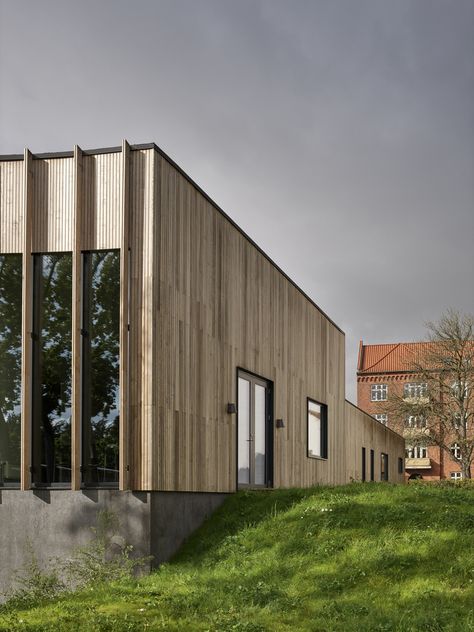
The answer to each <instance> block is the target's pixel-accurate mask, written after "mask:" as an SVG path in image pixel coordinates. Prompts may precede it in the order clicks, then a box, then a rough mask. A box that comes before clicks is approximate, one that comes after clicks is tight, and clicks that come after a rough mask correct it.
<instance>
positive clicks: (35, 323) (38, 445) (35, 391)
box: [29, 250, 74, 489]
mask: <svg viewBox="0 0 474 632" xmlns="http://www.w3.org/2000/svg"><path fill="white" fill-rule="evenodd" d="M31 256H32V260H31V266H32V272H33V278H32V288H31V297H30V300H31V307H32V332H31V337H32V348H31V388H32V392H31V412H30V414H29V424H30V429H31V443H30V472H31V487H32V489H55V488H58V489H71V487H72V463H73V456H72V418H71V420H70V423H69V433H70V446H69V447H70V449H69V457H70V465H71V467H70V480H69V481H54V480H46V481H43V480H42V476H41V463H40V464H39V465H38V462H37V460H38V457H40V458H41V456H42V442H43V435H42V426H41V423H42V420H41V418H40V417H38V409H40V408H39V406H38V398H39V397H40V394H41V392H40V388H41V385H42V384H40V383H39V382H38V377H39V374H42V371H41V372H40V371H39V362H40V358H41V349H40V347H39V342H40V338H39V329H38V327H39V325H40V323H41V322H42V321H41V316H42V309H43V308H44V306H43V303H42V302H41V301H42V295H41V292H40V284H39V278H40V274H41V272H42V268H40V263H41V265H42V262H43V257H51V256H57V257H62V256H68V257H70V259H71V293H70V298H71V310H70V341H69V348H70V349H71V353H72V335H73V332H72V312H73V309H74V307H73V304H72V293H73V279H72V272H73V256H72V252H71V251H70V250H66V251H48V252H43V251H40V252H34V253H32V255H31ZM72 364H73V360H72V355H71V362H70V380H71V388H72V371H73V366H72ZM70 397H71V399H70V408H71V415H72V392H71V396H70ZM46 466H47V470H46V472H48V468H49V464H48V463H47V464H46Z"/></svg>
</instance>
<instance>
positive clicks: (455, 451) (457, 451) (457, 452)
mask: <svg viewBox="0 0 474 632" xmlns="http://www.w3.org/2000/svg"><path fill="white" fill-rule="evenodd" d="M451 454H452V455H453V459H456V460H457V461H459V460H460V459H461V446H460V445H459V443H453V445H452V446H451Z"/></svg>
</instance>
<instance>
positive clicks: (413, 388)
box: [403, 382, 428, 399]
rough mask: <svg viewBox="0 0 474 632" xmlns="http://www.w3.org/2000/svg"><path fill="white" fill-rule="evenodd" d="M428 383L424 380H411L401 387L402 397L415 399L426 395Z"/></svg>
mask: <svg viewBox="0 0 474 632" xmlns="http://www.w3.org/2000/svg"><path fill="white" fill-rule="evenodd" d="M427 390H428V385H427V384H426V383H425V382H411V383H408V384H405V386H404V387H403V397H406V398H410V399H417V398H418V397H426V393H427Z"/></svg>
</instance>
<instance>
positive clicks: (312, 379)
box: [152, 157, 347, 492]
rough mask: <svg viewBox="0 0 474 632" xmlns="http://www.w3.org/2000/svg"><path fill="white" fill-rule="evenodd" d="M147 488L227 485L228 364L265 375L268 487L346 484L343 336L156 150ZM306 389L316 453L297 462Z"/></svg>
mask: <svg viewBox="0 0 474 632" xmlns="http://www.w3.org/2000/svg"><path fill="white" fill-rule="evenodd" d="M160 163H161V177H160V183H161V186H160V204H161V213H160V225H161V230H160V235H159V239H160V240H159V244H158V247H157V248H156V249H155V252H156V253H157V254H158V256H159V258H160V262H159V276H158V277H157V279H156V282H157V283H158V284H159V287H158V288H157V289H156V290H155V294H157V295H158V296H159V312H158V313H157V314H156V316H157V317H158V318H157V322H158V324H157V327H158V328H159V331H158V332H157V336H156V340H157V344H158V349H157V353H156V356H155V358H156V371H155V372H154V388H155V390H156V401H157V403H158V414H157V418H156V422H157V424H158V425H157V429H156V434H155V437H154V445H153V453H154V455H155V459H154V460H153V478H152V484H153V488H154V489H162V490H189V491H221V492H226V491H234V490H235V488H236V421H237V420H236V416H235V415H228V414H227V413H226V410H225V408H226V404H227V402H236V398H237V393H236V369H237V367H240V368H242V369H244V370H247V371H251V372H253V373H256V374H257V375H260V376H261V377H263V378H265V379H268V380H271V381H273V383H274V398H275V401H274V404H275V406H274V413H275V418H283V419H284V422H285V428H283V429H278V430H276V431H275V456H274V458H275V473H274V484H275V486H276V487H289V486H293V485H311V484H314V483H317V482H318V483H319V482H320V483H324V482H331V483H341V482H344V481H346V480H347V476H346V463H345V459H344V453H345V433H344V425H345V424H344V411H345V403H344V334H343V333H342V332H341V331H340V330H339V329H338V328H337V327H336V326H334V325H333V324H332V323H331V322H330V321H329V320H328V319H327V318H326V317H325V316H324V315H323V314H322V313H321V312H320V311H319V310H318V309H317V308H316V307H315V306H314V305H312V304H311V303H310V302H309V301H308V300H307V298H305V297H304V295H303V294H302V293H301V292H300V291H299V290H298V289H297V288H295V287H294V285H292V283H290V282H289V281H288V279H286V278H285V277H284V276H283V275H282V273H281V272H279V271H278V269H277V268H276V267H275V266H273V265H272V264H271V263H270V262H269V261H268V259H267V258H266V257H265V256H264V255H263V254H262V253H261V252H259V250H258V249H257V248H255V246H253V245H252V244H251V243H250V241H249V240H248V239H246V238H245V237H244V236H243V235H242V234H241V233H240V232H239V231H238V230H236V228H235V227H234V226H233V225H232V224H231V222H230V221H229V220H228V219H226V217H225V216H224V215H222V214H221V213H219V212H218V211H217V209H216V208H215V207H214V206H213V205H212V204H211V203H210V202H209V201H208V200H207V198H206V197H205V196H204V195H203V194H201V193H200V192H199V190H198V189H197V188H196V187H195V186H193V185H192V184H191V183H190V182H189V181H188V180H187V179H186V178H185V177H184V176H183V175H182V174H181V173H180V172H179V171H178V170H177V169H176V168H175V167H174V166H173V165H172V164H170V162H169V161H168V160H166V159H165V158H164V157H161V158H160ZM307 397H311V398H312V399H315V400H317V401H320V402H322V403H325V404H327V405H328V411H329V454H328V459H327V460H317V459H309V458H307V422H306V419H307V411H306V401H307V399H306V398H307Z"/></svg>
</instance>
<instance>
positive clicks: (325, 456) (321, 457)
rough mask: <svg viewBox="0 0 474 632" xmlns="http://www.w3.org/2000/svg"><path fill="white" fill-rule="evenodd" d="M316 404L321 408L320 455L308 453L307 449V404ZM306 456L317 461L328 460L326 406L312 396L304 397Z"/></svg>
mask: <svg viewBox="0 0 474 632" xmlns="http://www.w3.org/2000/svg"><path fill="white" fill-rule="evenodd" d="M310 402H311V403H312V404H316V405H317V406H319V407H320V410H321V436H320V440H321V455H317V454H312V453H311V454H310V450H309V404H310ZM306 456H307V457H308V458H309V459H316V460H318V461H327V460H328V406H327V404H323V403H322V402H319V401H318V400H317V399H313V398H312V397H307V398H306Z"/></svg>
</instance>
